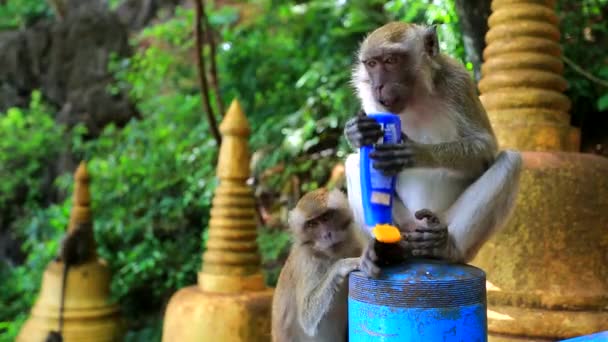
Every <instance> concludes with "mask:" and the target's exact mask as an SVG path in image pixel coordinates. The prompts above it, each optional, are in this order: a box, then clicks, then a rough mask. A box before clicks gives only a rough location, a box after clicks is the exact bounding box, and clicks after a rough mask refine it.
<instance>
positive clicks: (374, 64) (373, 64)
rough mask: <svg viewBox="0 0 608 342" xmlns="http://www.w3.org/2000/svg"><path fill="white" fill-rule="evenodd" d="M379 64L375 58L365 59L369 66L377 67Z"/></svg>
mask: <svg viewBox="0 0 608 342" xmlns="http://www.w3.org/2000/svg"><path fill="white" fill-rule="evenodd" d="M376 64H377V62H376V61H375V60H373V59H372V60H369V61H365V65H367V66H368V67H369V68H373V67H375V66H376Z"/></svg>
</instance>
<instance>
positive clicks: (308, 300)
mask: <svg viewBox="0 0 608 342" xmlns="http://www.w3.org/2000/svg"><path fill="white" fill-rule="evenodd" d="M353 223H354V221H353V217H352V213H351V210H350V208H349V207H348V202H347V199H346V196H344V194H342V192H340V191H339V190H332V191H328V190H326V189H324V188H321V189H318V190H315V191H312V192H309V193H307V194H305V195H304V196H303V197H302V198H301V199H300V200H299V201H298V203H297V205H296V207H295V208H294V209H293V210H292V211H291V212H290V214H289V226H290V229H291V232H292V234H293V244H292V247H291V251H290V253H289V256H288V258H287V261H286V262H285V265H284V266H283V269H282V270H281V274H280V275H279V280H278V283H277V286H276V289H275V292H274V298H273V303H272V341H273V342H304V341H315V342H335V341H339V342H341V341H346V338H347V322H348V321H347V296H348V293H347V284H346V282H345V278H346V277H347V276H348V274H349V273H350V272H352V271H355V270H358V269H365V270H366V273H368V274H372V275H374V276H376V275H377V274H378V273H379V268H378V267H377V265H376V264H375V256H374V254H373V251H371V252H367V253H364V255H363V257H361V258H360V257H359V256H360V255H361V251H362V246H363V243H362V240H361V236H360V235H358V231H357V230H356V229H355V227H354V225H353Z"/></svg>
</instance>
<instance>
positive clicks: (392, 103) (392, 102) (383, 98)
mask: <svg viewBox="0 0 608 342" xmlns="http://www.w3.org/2000/svg"><path fill="white" fill-rule="evenodd" d="M376 100H377V101H378V103H380V104H381V105H382V106H383V107H384V108H386V109H388V110H389V111H390V112H391V113H399V112H400V111H401V110H402V109H403V107H404V104H405V101H404V97H403V96H402V95H400V94H398V93H397V92H396V91H391V89H388V90H387V91H383V92H381V93H379V94H376Z"/></svg>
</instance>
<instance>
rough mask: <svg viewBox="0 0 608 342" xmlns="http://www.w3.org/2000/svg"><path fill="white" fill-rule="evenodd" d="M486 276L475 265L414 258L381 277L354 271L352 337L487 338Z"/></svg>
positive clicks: (372, 340) (395, 341) (353, 340)
mask: <svg viewBox="0 0 608 342" xmlns="http://www.w3.org/2000/svg"><path fill="white" fill-rule="evenodd" d="M486 308H487V305H486V277H485V273H484V272H483V271H482V270H480V269H478V268H476V267H473V266H469V265H457V264H448V263H445V262H442V261H438V260H422V259H420V260H410V261H408V262H406V263H404V264H402V265H399V266H392V267H388V268H384V269H383V270H382V273H381V275H380V277H379V278H378V279H370V278H367V276H365V275H364V274H363V273H361V272H359V271H357V272H353V273H351V274H350V277H349V293H348V340H349V341H350V342H379V341H385V342H435V341H437V342H439V341H441V342H461V341H466V342H486V341H487V313H486Z"/></svg>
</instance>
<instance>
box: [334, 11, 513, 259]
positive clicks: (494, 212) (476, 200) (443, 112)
mask: <svg viewBox="0 0 608 342" xmlns="http://www.w3.org/2000/svg"><path fill="white" fill-rule="evenodd" d="M353 85H354V86H355V87H356V90H357V94H358V97H359V98H360V100H361V104H362V107H363V110H364V113H365V112H366V113H379V112H391V113H394V114H396V115H399V116H400V119H401V130H402V132H403V134H402V135H403V137H404V139H403V141H402V142H401V143H397V144H380V145H377V146H376V150H375V152H373V153H371V154H370V157H371V158H372V160H373V165H372V167H374V168H375V169H377V170H380V171H381V172H383V173H385V174H389V175H396V176H397V182H396V187H395V189H396V190H395V192H396V198H395V201H394V202H393V203H394V206H393V217H394V220H395V224H396V225H397V226H398V227H399V229H400V230H402V233H403V236H404V239H403V240H402V241H401V242H400V246H401V248H402V253H403V254H404V255H405V256H425V257H434V258H441V259H446V260H449V261H452V262H468V261H470V260H471V259H473V257H474V256H475V255H476V254H477V251H478V250H479V249H480V248H481V246H482V245H483V243H484V242H485V241H487V240H488V239H489V238H490V236H491V235H492V234H493V233H494V232H495V231H496V230H497V229H499V228H500V227H501V226H502V225H503V223H504V222H505V221H506V219H507V218H508V216H509V214H510V212H511V211H512V209H513V207H514V202H515V198H516V194H517V191H518V186H519V176H520V172H521V164H522V161H521V156H520V154H519V153H518V152H516V151H503V152H500V153H498V151H497V141H496V137H495V135H494V132H493V131H492V127H491V126H490V122H489V119H488V116H487V114H486V111H485V109H484V108H483V105H482V104H481V102H480V101H479V98H478V96H477V92H476V89H475V83H474V82H473V80H472V79H471V76H470V75H469V73H468V72H467V70H466V69H465V68H464V66H463V65H462V64H461V63H459V62H457V61H455V60H454V59H452V58H450V57H448V56H446V55H444V54H441V53H440V52H439V43H438V40H437V33H436V29H435V27H434V26H433V27H426V26H422V25H415V24H406V23H400V22H392V23H389V24H386V25H384V26H382V27H380V28H378V29H376V30H375V31H373V32H372V33H370V34H369V35H368V36H367V37H366V38H365V40H364V41H363V42H362V44H361V47H360V51H359V54H358V62H357V65H356V67H355V68H354V70H353ZM364 113H362V114H359V115H357V116H355V117H354V118H352V119H350V120H349V121H348V122H347V124H346V127H345V135H346V138H347V140H348V141H349V143H350V145H351V146H353V147H355V148H357V147H360V146H362V145H371V144H374V143H375V142H376V141H377V140H378V139H379V138H380V137H381V136H382V135H383V133H382V131H381V127H380V125H379V124H378V123H377V122H376V121H374V120H373V119H372V118H370V117H367V116H365V114H364ZM345 169H346V178H347V189H348V199H349V202H350V205H351V207H352V208H353V211H354V217H355V220H356V221H357V224H358V225H359V226H360V227H361V228H363V227H365V226H364V221H363V207H362V202H361V184H360V178H359V177H360V172H359V156H358V155H356V154H351V155H349V156H348V157H347V160H346V163H345ZM368 233H369V232H368Z"/></svg>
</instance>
